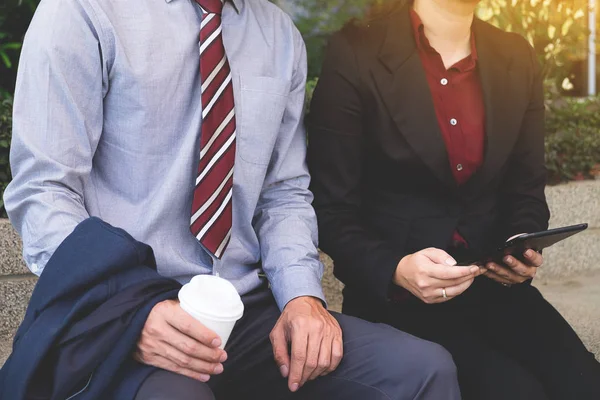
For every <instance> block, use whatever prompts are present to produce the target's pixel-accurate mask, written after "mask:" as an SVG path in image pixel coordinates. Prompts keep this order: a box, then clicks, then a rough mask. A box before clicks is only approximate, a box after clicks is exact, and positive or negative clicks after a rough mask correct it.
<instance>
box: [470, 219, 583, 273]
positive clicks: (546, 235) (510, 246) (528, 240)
mask: <svg viewBox="0 0 600 400" xmlns="http://www.w3.org/2000/svg"><path fill="white" fill-rule="evenodd" d="M587 227H588V224H578V225H571V226H565V227H562V228H555V229H549V230H547V231H541V232H535V233H527V234H524V235H520V236H517V237H516V238H513V239H511V240H509V241H507V242H506V243H503V244H502V245H501V246H500V247H498V248H497V249H496V250H495V251H492V252H491V254H489V255H488V256H486V257H481V258H480V259H478V260H469V261H464V262H460V263H459V264H460V265H471V264H485V263H488V262H490V261H494V262H496V263H499V264H502V263H503V261H502V259H503V258H504V257H505V256H507V255H512V256H513V257H515V258H517V259H519V260H522V259H523V253H524V252H525V251H526V250H528V249H532V250H535V251H542V250H543V249H545V248H546V247H550V246H552V245H553V244H555V243H558V242H560V241H561V240H565V239H566V238H568V237H570V236H573V235H575V234H577V233H579V232H581V231H584V230H586V229H587Z"/></svg>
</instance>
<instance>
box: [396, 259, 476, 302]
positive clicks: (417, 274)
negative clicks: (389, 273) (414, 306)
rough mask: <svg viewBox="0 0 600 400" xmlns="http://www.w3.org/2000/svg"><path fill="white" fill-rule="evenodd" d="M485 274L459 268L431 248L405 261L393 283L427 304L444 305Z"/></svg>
mask: <svg viewBox="0 0 600 400" xmlns="http://www.w3.org/2000/svg"><path fill="white" fill-rule="evenodd" d="M484 272H485V270H480V268H479V267H477V266H475V265H471V266H467V267H458V266H456V261H455V260H454V259H453V258H452V257H451V256H450V255H449V254H448V253H446V252H445V251H443V250H440V249H435V248H429V249H425V250H421V251H419V252H417V253H414V254H410V255H408V256H406V257H404V258H403V259H402V260H401V261H400V263H399V264H398V267H397V268H396V272H395V273H394V283H395V284H396V285H398V286H402V287H403V288H405V289H407V290H408V291H410V292H411V293H412V294H414V295H415V296H417V297H418V298H419V299H421V300H422V301H423V302H425V303H427V304H432V303H441V302H444V301H448V300H450V299H452V298H454V297H456V296H458V295H459V294H461V293H463V292H464V291H465V290H467V288H468V287H469V286H471V284H472V283H473V280H474V279H475V277H477V276H479V275H481V274H482V273H484ZM444 294H445V296H444Z"/></svg>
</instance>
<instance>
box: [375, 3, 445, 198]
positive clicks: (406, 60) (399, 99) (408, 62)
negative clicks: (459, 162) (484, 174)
mask: <svg viewBox="0 0 600 400" xmlns="http://www.w3.org/2000/svg"><path fill="white" fill-rule="evenodd" d="M409 7H410V6H405V7H403V8H402V9H401V10H400V11H398V12H397V13H396V14H394V15H392V16H390V18H389V20H388V21H389V23H388V26H387V32H386V34H385V38H384V42H383V45H382V48H381V51H380V53H379V60H380V61H381V63H382V64H383V66H384V67H385V68H382V69H381V70H379V71H381V72H379V71H376V72H374V73H373V78H374V80H375V82H376V85H377V88H378V90H379V93H380V95H381V97H382V99H383V102H384V103H385V105H386V107H387V109H388V112H389V114H390V116H391V117H392V119H393V120H394V122H395V124H396V126H397V127H398V129H399V131H400V132H401V133H402V134H403V135H404V137H405V139H406V141H407V142H408V143H409V145H410V146H411V148H412V149H413V150H414V151H415V153H417V154H418V155H419V157H420V158H421V159H422V160H423V162H424V163H425V164H426V165H427V166H428V167H429V168H430V169H431V171H432V172H433V173H434V174H435V176H437V177H438V178H439V180H440V181H442V182H443V183H445V184H447V185H449V186H453V187H455V186H456V183H455V181H454V178H453V176H452V172H451V171H450V166H449V162H448V154H447V151H446V145H445V143H444V140H443V137H442V134H441V131H440V127H439V125H438V121H437V116H436V113H435V109H434V105H433V99H432V97H431V92H430V89H429V84H428V83H427V78H426V76H425V71H424V69H423V64H422V63H421V59H420V57H419V54H418V52H417V50H416V45H415V39H414V35H413V32H412V25H411V21H410V14H409Z"/></svg>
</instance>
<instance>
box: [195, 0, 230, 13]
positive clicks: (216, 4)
mask: <svg viewBox="0 0 600 400" xmlns="http://www.w3.org/2000/svg"><path fill="white" fill-rule="evenodd" d="M223 1H224V0H223ZM223 1H222V0H196V3H198V4H199V5H200V7H202V10H204V12H205V13H208V14H221V12H223Z"/></svg>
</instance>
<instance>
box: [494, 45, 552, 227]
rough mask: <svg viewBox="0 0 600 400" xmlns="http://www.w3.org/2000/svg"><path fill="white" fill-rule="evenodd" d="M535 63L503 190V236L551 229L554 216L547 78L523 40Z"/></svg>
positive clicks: (528, 54)
mask: <svg viewBox="0 0 600 400" xmlns="http://www.w3.org/2000/svg"><path fill="white" fill-rule="evenodd" d="M519 39H520V40H521V41H522V43H523V44H524V46H526V52H527V57H528V59H529V60H530V61H531V62H530V65H531V68H530V69H529V73H530V74H531V76H532V78H531V79H530V82H532V83H531V92H530V93H531V95H530V99H529V104H528V108H527V111H526V112H525V115H524V117H523V121H522V123H521V130H520V133H519V139H518V140H517V143H516V145H515V147H514V149H513V152H512V154H511V156H510V159H509V164H508V170H507V174H506V178H505V181H504V182H503V184H502V187H501V198H500V207H501V214H502V217H503V218H502V219H501V220H502V221H505V223H504V231H503V232H502V233H503V236H504V239H508V238H509V237H511V236H513V235H517V234H520V233H531V232H536V231H540V230H545V229H548V220H549V218H550V212H549V210H548V204H547V202H546V196H545V194H544V189H545V187H546V176H547V171H546V166H545V148H544V137H545V120H544V118H545V107H544V89H543V77H542V73H541V70H540V65H539V62H538V61H537V57H536V54H535V51H534V49H533V48H532V47H531V46H530V45H529V43H527V42H526V41H525V40H524V39H523V38H519Z"/></svg>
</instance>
